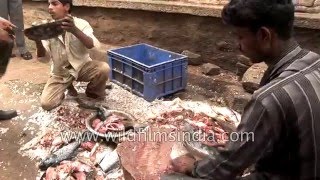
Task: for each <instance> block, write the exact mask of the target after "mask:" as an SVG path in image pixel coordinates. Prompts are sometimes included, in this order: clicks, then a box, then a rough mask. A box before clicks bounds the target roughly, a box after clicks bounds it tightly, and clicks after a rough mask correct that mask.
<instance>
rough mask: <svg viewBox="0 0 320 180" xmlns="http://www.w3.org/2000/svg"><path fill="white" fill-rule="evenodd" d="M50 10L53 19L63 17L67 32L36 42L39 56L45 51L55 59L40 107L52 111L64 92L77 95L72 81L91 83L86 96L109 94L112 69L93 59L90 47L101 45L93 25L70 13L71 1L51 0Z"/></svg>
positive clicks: (98, 96) (95, 96) (63, 24)
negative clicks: (108, 88)
mask: <svg viewBox="0 0 320 180" xmlns="http://www.w3.org/2000/svg"><path fill="white" fill-rule="evenodd" d="M48 2H49V13H50V15H51V16H52V18H53V19H54V20H58V19H64V21H63V22H62V28H63V29H64V30H65V33H64V34H62V35H60V36H58V37H56V38H52V39H49V40H46V41H42V42H40V41H36V45H37V55H38V57H44V56H45V55H46V52H48V55H49V56H50V59H51V60H52V66H51V76H50V79H49V80H48V82H47V84H46V85H45V87H44V90H43V92H42V96H41V106H42V108H43V109H45V110H51V109H53V108H55V107H57V106H59V105H60V104H61V102H62V100H63V99H64V92H65V91H66V90H68V91H69V92H68V93H69V94H70V95H73V96H76V95H77V91H76V90H75V89H74V87H73V85H72V83H73V81H75V80H76V81H83V82H89V84H88V86H87V89H86V95H87V96H88V97H90V98H101V97H104V96H105V95H106V92H105V88H106V83H107V81H108V75H109V72H110V68H109V66H108V64H107V63H106V62H100V61H92V59H91V58H90V56H89V52H88V49H91V48H94V47H98V46H99V41H98V40H97V39H96V37H95V36H94V35H93V29H92V27H91V26H90V24H89V23H88V22H87V21H85V20H83V19H80V18H76V17H71V16H70V15H69V13H70V11H71V8H72V0H49V1H48Z"/></svg>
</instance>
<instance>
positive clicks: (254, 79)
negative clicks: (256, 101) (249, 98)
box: [242, 63, 268, 93]
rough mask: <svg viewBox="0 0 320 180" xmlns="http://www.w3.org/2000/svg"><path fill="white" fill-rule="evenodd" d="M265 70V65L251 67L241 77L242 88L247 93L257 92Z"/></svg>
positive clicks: (259, 64)
mask: <svg viewBox="0 0 320 180" xmlns="http://www.w3.org/2000/svg"><path fill="white" fill-rule="evenodd" d="M267 68H268V67H267V65H266V64H265V63H258V64H254V65H252V66H251V67H250V68H249V69H248V70H247V71H246V72H245V73H244V75H243V77H242V86H243V88H244V89H245V90H246V91H247V92H249V93H253V92H254V91H255V90H257V89H258V88H259V84H260V81H261V79H262V77H263V75H264V72H265V71H266V69H267Z"/></svg>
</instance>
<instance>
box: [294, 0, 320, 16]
mask: <svg viewBox="0 0 320 180" xmlns="http://www.w3.org/2000/svg"><path fill="white" fill-rule="evenodd" d="M293 1H294V3H295V6H296V11H297V12H305V13H320V0H293Z"/></svg>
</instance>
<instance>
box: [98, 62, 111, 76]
mask: <svg viewBox="0 0 320 180" xmlns="http://www.w3.org/2000/svg"><path fill="white" fill-rule="evenodd" d="M98 70H99V73H100V74H103V75H105V76H107V77H108V76H109V73H110V67H109V65H108V64H107V63H105V62H103V63H101V64H100V65H99V67H98Z"/></svg>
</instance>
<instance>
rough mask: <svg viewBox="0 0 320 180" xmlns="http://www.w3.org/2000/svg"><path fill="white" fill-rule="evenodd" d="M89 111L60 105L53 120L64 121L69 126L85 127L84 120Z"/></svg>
mask: <svg viewBox="0 0 320 180" xmlns="http://www.w3.org/2000/svg"><path fill="white" fill-rule="evenodd" d="M91 113H92V112H91V111H89V110H83V109H80V108H70V107H67V106H60V107H59V109H58V110H57V118H56V119H55V120H56V121H58V122H63V123H65V124H66V125H67V126H68V127H70V128H79V129H85V128H86V123H85V120H86V118H87V117H88V116H89V115H90V114H91Z"/></svg>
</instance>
